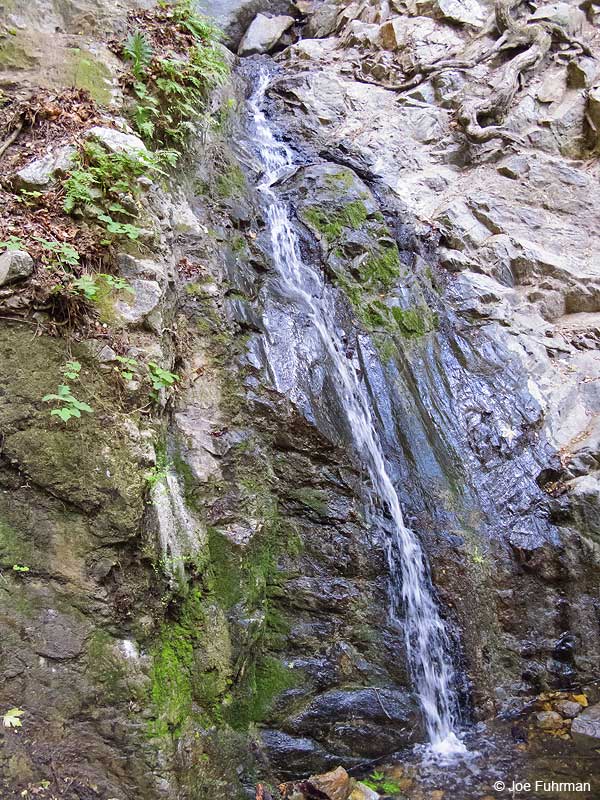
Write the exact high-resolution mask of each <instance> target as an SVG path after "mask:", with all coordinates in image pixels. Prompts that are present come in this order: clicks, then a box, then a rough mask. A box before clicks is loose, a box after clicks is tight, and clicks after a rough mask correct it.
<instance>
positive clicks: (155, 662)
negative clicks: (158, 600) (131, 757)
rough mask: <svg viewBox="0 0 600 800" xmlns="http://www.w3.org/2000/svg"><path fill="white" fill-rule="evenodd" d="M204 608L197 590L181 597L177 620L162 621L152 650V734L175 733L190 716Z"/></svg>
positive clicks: (178, 731)
mask: <svg viewBox="0 0 600 800" xmlns="http://www.w3.org/2000/svg"><path fill="white" fill-rule="evenodd" d="M204 621H205V611H204V608H203V603H202V597H201V594H200V592H199V590H197V589H195V590H192V591H191V592H190V593H189V594H188V596H187V597H186V598H185V600H184V602H183V604H182V606H181V608H180V610H179V614H178V617H177V621H176V622H173V623H166V624H165V625H164V626H163V628H162V631H161V632H160V635H159V639H158V642H157V644H156V645H155V647H154V648H153V650H152V654H151V655H152V669H151V674H150V677H151V682H152V683H151V700H152V705H153V707H154V712H155V717H154V719H153V720H152V721H151V725H150V732H151V734H152V735H154V736H164V735H167V734H173V735H177V734H178V733H180V731H181V729H182V728H183V726H184V724H185V722H186V720H187V719H188V718H189V717H190V716H191V711H192V699H193V684H192V674H193V668H194V647H195V646H197V645H198V644H199V638H200V635H201V631H202V630H203V628H204Z"/></svg>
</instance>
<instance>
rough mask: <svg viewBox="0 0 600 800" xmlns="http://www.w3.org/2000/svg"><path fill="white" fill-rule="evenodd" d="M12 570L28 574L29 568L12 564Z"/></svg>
mask: <svg viewBox="0 0 600 800" xmlns="http://www.w3.org/2000/svg"><path fill="white" fill-rule="evenodd" d="M12 568H13V570H14V571H15V572H29V567H26V566H25V565H24V564H13V566H12Z"/></svg>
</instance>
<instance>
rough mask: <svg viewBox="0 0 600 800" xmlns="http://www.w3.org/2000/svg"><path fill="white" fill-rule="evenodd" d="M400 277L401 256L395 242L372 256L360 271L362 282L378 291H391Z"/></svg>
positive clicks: (362, 265)
mask: <svg viewBox="0 0 600 800" xmlns="http://www.w3.org/2000/svg"><path fill="white" fill-rule="evenodd" d="M399 277H400V256H399V255H398V248H397V247H396V245H395V244H394V243H393V242H392V243H391V244H390V245H387V246H385V247H381V249H380V250H379V251H378V252H376V253H373V254H372V255H370V256H369V258H368V259H367V260H366V261H365V262H363V264H361V266H360V270H359V278H360V282H361V283H362V284H363V285H365V286H369V287H373V288H376V289H383V290H385V289H391V288H392V286H393V285H394V284H395V283H396V281H397V280H398V278H399Z"/></svg>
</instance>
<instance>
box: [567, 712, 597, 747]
mask: <svg viewBox="0 0 600 800" xmlns="http://www.w3.org/2000/svg"><path fill="white" fill-rule="evenodd" d="M571 736H572V737H573V741H574V742H575V744H576V745H577V746H578V747H579V748H580V749H582V750H597V749H598V748H600V703H596V704H595V705H593V706H590V707H589V708H586V709H584V710H583V711H582V712H581V714H580V715H579V716H578V717H576V718H575V719H574V720H573V724H572V725H571Z"/></svg>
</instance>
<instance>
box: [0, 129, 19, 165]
mask: <svg viewBox="0 0 600 800" xmlns="http://www.w3.org/2000/svg"><path fill="white" fill-rule="evenodd" d="M22 130H23V121H21V122H19V124H18V125H17V127H16V128H15V129H14V130H13V131H11V133H10V134H9V135H8V136H7V137H6V139H5V140H4V141H3V142H2V143H0V158H2V156H3V155H4V153H6V151H7V150H8V148H9V147H10V146H11V144H14V142H16V140H17V139H18V137H19V134H20V133H21V131H22Z"/></svg>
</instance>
